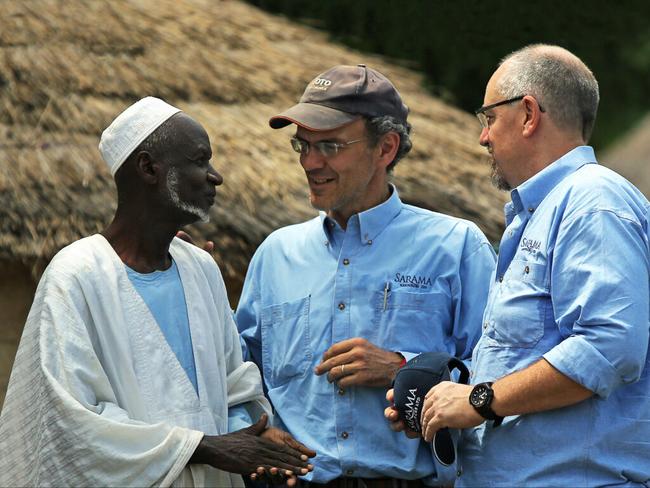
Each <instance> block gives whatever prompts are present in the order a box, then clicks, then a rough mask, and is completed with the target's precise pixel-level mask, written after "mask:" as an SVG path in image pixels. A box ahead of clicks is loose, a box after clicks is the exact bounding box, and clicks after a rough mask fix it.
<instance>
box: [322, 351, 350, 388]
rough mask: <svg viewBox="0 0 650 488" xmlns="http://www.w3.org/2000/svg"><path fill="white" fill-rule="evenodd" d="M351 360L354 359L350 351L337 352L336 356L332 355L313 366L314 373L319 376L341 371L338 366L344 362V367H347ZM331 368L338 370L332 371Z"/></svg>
mask: <svg viewBox="0 0 650 488" xmlns="http://www.w3.org/2000/svg"><path fill="white" fill-rule="evenodd" d="M353 361H354V356H353V355H352V353H351V351H346V352H343V353H341V354H337V355H336V356H332V357H331V358H329V359H327V360H323V361H322V362H321V363H320V364H319V365H318V366H316V367H315V368H314V373H316V374H317V375H319V376H320V375H322V374H325V373H332V372H336V373H340V372H341V370H340V368H341V366H342V365H343V364H345V365H346V366H345V367H346V368H347V367H348V366H347V365H348V364H349V363H351V362H353ZM333 370H338V371H333ZM328 380H329V377H328ZM330 383H331V381H330Z"/></svg>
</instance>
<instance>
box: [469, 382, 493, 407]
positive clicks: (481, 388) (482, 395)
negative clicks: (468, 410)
mask: <svg viewBox="0 0 650 488" xmlns="http://www.w3.org/2000/svg"><path fill="white" fill-rule="evenodd" d="M488 400H489V390H488V387H487V386H486V385H476V386H475V387H474V389H473V390H472V394H471V396H470V402H471V403H472V405H474V406H475V407H482V406H483V405H485V404H486V403H487V402H488Z"/></svg>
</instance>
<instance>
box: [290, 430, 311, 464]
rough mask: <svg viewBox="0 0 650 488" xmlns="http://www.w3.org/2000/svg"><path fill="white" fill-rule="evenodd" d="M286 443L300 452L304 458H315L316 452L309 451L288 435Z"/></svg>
mask: <svg viewBox="0 0 650 488" xmlns="http://www.w3.org/2000/svg"><path fill="white" fill-rule="evenodd" d="M286 442H287V444H289V445H290V446H291V447H292V448H294V449H296V450H297V451H299V452H301V453H302V454H303V455H304V456H307V457H308V458H312V457H314V456H316V451H314V450H313V449H309V448H308V447H307V446H305V445H304V444H302V443H301V442H298V441H297V440H296V439H294V438H293V437H292V436H291V435H290V434H287V438H286Z"/></svg>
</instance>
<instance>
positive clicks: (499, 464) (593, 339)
mask: <svg viewBox="0 0 650 488" xmlns="http://www.w3.org/2000/svg"><path fill="white" fill-rule="evenodd" d="M595 161H596V159H595V156H594V153H593V150H592V149H591V148H590V147H588V146H582V147H578V148H576V149H574V150H572V151H571V152H569V153H567V154H566V155H565V156H563V157H562V158H560V159H559V160H557V161H555V162H554V163H553V164H551V165H550V166H548V167H547V168H545V169H544V170H543V171H541V172H540V173H538V174H537V175H535V176H534V177H533V178H531V179H529V180H528V181H526V182H525V183H523V184H522V185H520V186H519V187H518V188H516V189H515V190H513V191H512V202H510V203H508V204H507V205H506V209H505V213H506V223H507V228H506V231H505V234H504V236H503V240H502V242H501V247H500V251H499V259H498V264H497V270H496V274H495V279H494V280H493V283H492V286H491V289H490V296H489V298H488V305H487V308H486V311H485V316H484V319H483V320H484V331H483V336H482V337H481V340H480V341H479V344H478V345H477V347H476V349H475V351H474V355H473V361H472V368H473V371H474V377H473V383H480V382H484V381H494V380H496V379H498V378H501V377H503V376H505V375H507V374H509V373H512V372H514V371H517V370H520V369H523V368H525V367H527V366H529V365H531V364H532V363H534V362H537V361H539V360H540V358H542V357H543V358H545V359H546V360H547V361H548V362H549V363H550V364H551V365H553V366H554V367H555V368H557V370H558V371H560V372H561V373H563V374H564V375H566V376H568V377H569V378H571V379H573V380H574V381H576V382H577V383H580V384H581V385H584V386H585V387H586V388H588V389H590V390H592V391H593V392H594V396H593V397H591V398H590V399H588V400H585V401H583V402H580V403H578V404H576V405H572V406H569V407H566V408H559V409H555V410H550V411H546V412H541V413H535V414H528V415H521V416H512V417H506V419H505V421H504V423H503V425H501V426H500V427H497V428H493V427H492V425H491V422H487V423H485V424H483V425H481V426H479V427H477V428H476V429H468V430H466V431H464V433H463V440H462V443H461V444H462V449H461V452H460V467H461V470H462V474H461V476H460V478H459V480H458V482H457V486H481V487H483V486H508V487H511V486H571V487H577V486H601V485H617V486H623V485H625V486H632V485H640V484H643V483H645V486H649V485H650V376H649V375H648V361H649V359H650V357H649V356H648V338H649V330H650V319H649V308H650V304H649V298H648V297H649V294H650V285H649V282H648V274H649V273H648V271H649V266H650V264H649V259H650V258H649V248H648V227H649V224H648V218H649V214H648V212H649V208H650V206H649V204H648V201H647V200H646V198H645V197H644V196H643V195H642V194H641V193H640V192H639V191H638V190H637V189H636V188H634V187H633V186H632V185H631V184H630V183H629V182H628V181H626V180H625V179H623V178H622V177H620V176H619V175H617V174H616V173H614V172H612V171H610V170H608V169H607V168H604V167H602V166H599V165H598V164H597V163H596V162H595Z"/></svg>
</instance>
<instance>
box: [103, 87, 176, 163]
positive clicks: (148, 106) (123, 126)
mask: <svg viewBox="0 0 650 488" xmlns="http://www.w3.org/2000/svg"><path fill="white" fill-rule="evenodd" d="M180 111H181V109H180V108H176V107H174V106H172V105H170V104H168V103H167V102H164V101H163V100H161V99H160V98H156V97H145V98H143V99H142V100H138V101H137V102H135V103H134V104H133V105H131V106H130V107H129V108H127V109H126V110H125V111H124V112H122V113H121V114H120V115H118V116H117V117H116V118H115V120H114V121H113V122H111V125H109V126H108V127H107V128H106V129H105V130H104V132H102V137H101V139H100V140H99V152H100V153H101V154H102V157H103V158H104V161H106V163H107V164H108V167H109V168H110V170H111V175H113V176H115V173H116V172H117V170H118V169H120V166H122V163H124V161H126V158H128V157H129V156H130V155H131V153H132V152H133V151H134V150H135V148H137V147H138V146H139V145H140V144H141V143H142V141H144V140H145V139H146V138H147V136H148V135H149V134H151V133H152V132H153V131H155V130H156V129H157V128H158V127H160V126H161V125H162V123H163V122H165V120H167V119H168V118H170V117H171V116H172V115H174V114H176V113H178V112H180Z"/></svg>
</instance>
